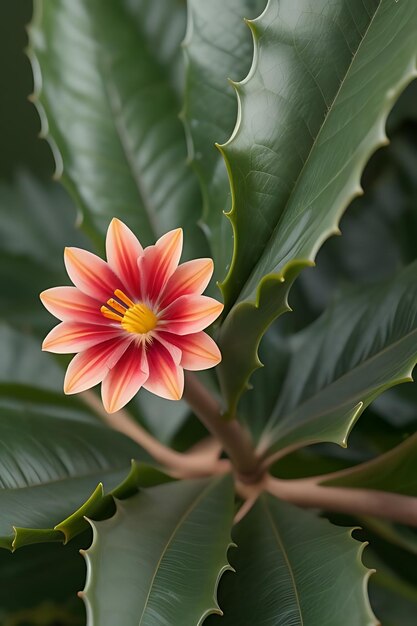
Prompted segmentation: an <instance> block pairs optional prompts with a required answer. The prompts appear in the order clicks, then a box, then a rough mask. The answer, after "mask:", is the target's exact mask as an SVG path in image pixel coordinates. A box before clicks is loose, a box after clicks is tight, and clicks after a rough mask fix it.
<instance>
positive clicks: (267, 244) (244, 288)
mask: <svg viewBox="0 0 417 626" xmlns="http://www.w3.org/2000/svg"><path fill="white" fill-rule="evenodd" d="M381 4H382V0H379V2H378V5H377V7H376V9H375V12H374V14H373V15H372V17H370V19H369V24H368V26H367V28H366V30H365V32H364V34H363V37H362V38H361V40H360V42H359V44H358V46H357V48H356V50H355V52H354V53H353V55H352V58H351V61H350V63H349V65H348V67H347V69H346V73H345V75H344V76H343V79H342V81H341V83H340V85H339V87H338V89H337V91H336V94H335V96H334V98H333V100H332V102H331V104H330V106H329V108H328V110H327V113H326V115H325V117H324V120H323V123H322V124H321V126H320V128H319V130H318V132H317V134H316V136H315V138H314V141H313V143H312V144H311V148H310V150H309V153H308V155H307V158H306V160H305V161H304V163H303V166H302V168H301V169H300V172H299V174H298V176H297V178H296V179H295V181H294V184H293V186H292V189H291V191H290V193H289V194H288V198H287V200H286V202H285V204H284V207H283V209H282V212H281V214H280V217H279V219H278V222H277V223H276V225H275V226H274V228H273V230H272V232H271V234H270V235H269V238H268V240H267V241H266V242H265V244H264V245H263V251H262V252H261V253H260V255H259V257H258V258H257V260H256V262H255V263H254V264H253V268H252V270H251V271H250V273H249V276H248V278H247V279H246V280H245V282H244V283H243V284H242V287H241V288H240V290H239V293H238V294H237V297H236V299H235V303H236V302H239V301H241V300H244V299H245V298H242V294H244V293H246V292H248V294H250V293H251V292H252V289H251V288H250V285H251V280H252V276H253V275H254V274H256V271H257V267H258V266H259V264H260V263H261V261H262V259H263V258H264V254H265V251H266V250H267V248H269V247H270V245H271V244H272V242H273V241H274V239H275V237H276V234H277V232H278V231H279V228H280V226H281V223H282V221H283V219H284V216H285V215H286V212H287V208H288V206H289V204H290V202H291V200H292V197H293V196H294V193H295V191H296V189H297V188H298V186H299V184H300V181H301V180H302V176H303V173H304V171H305V169H306V166H307V165H308V163H309V160H310V157H311V156H312V154H313V153H314V150H315V147H316V145H317V142H318V140H319V138H320V136H321V133H322V132H323V129H324V128H325V127H326V124H327V122H328V119H329V117H330V116H331V114H332V112H333V110H334V105H335V103H336V101H337V100H338V97H339V94H340V92H341V90H342V89H343V87H344V85H345V82H346V80H347V78H348V76H349V74H350V71H351V68H352V66H353V63H354V62H355V60H356V58H357V55H358V53H359V51H360V48H361V46H362V44H363V42H364V41H365V39H366V37H367V35H368V32H369V30H370V28H371V26H372V24H373V22H374V19H375V17H376V15H377V13H378V11H379V9H380V7H381ZM272 273H273V270H272Z"/></svg>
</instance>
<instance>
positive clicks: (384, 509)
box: [264, 476, 417, 526]
mask: <svg viewBox="0 0 417 626" xmlns="http://www.w3.org/2000/svg"><path fill="white" fill-rule="evenodd" d="M264 488H265V490H266V491H268V492H269V493H271V494H272V495H274V496H276V497H277V498H281V499H282V500H286V501H287V502H292V503H293V504H297V505H298V506H301V507H310V508H320V509H324V510H326V511H334V512H337V513H348V514H350V515H372V516H374V517H382V518H385V519H389V520H391V521H393V522H399V523H401V524H407V525H409V526H417V498H413V497H411V496H404V495H400V494H396V493H388V492H385V491H377V490H373V489H356V488H355V489H352V488H348V487H323V486H321V485H319V484H318V483H317V479H311V478H302V479H295V480H281V479H278V478H273V477H271V476H268V477H267V478H266V481H265V483H264Z"/></svg>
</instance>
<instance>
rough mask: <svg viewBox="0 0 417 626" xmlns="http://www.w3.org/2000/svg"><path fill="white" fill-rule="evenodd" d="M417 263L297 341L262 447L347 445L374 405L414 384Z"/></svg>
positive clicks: (347, 298) (347, 301)
mask: <svg viewBox="0 0 417 626" xmlns="http://www.w3.org/2000/svg"><path fill="white" fill-rule="evenodd" d="M416 276H417V264H416V263H413V264H412V265H410V266H409V267H407V268H405V269H404V270H402V271H401V272H399V273H398V274H397V275H396V276H394V278H392V279H390V280H389V281H386V282H384V283H382V284H381V285H377V286H376V287H373V288H359V289H356V290H353V291H352V292H351V293H350V295H348V294H345V295H344V297H343V298H339V299H338V300H336V301H335V303H334V304H333V305H332V306H331V307H329V309H328V310H327V311H326V312H325V313H324V314H323V315H322V316H321V317H320V318H319V319H318V320H317V321H316V322H315V323H313V324H312V325H311V326H310V327H309V328H307V329H306V331H303V332H302V333H300V334H299V335H298V336H296V337H295V338H294V351H293V354H292V356H291V361H290V366H289V369H288V374H287V377H286V380H285V382H284V386H283V388H282V393H281V395H280V397H279V400H278V402H277V404H276V406H275V408H274V411H273V413H272V415H271V418H270V420H269V423H268V424H267V426H266V428H265V433H264V435H263V438H262V443H261V447H262V448H263V449H265V450H266V449H269V450H278V449H281V448H283V447H286V446H289V445H291V446H293V445H295V446H298V447H299V446H300V445H308V444H310V443H315V442H320V441H332V442H334V443H338V444H339V445H342V446H346V441H347V437H348V434H349V432H350V430H351V428H352V426H353V424H354V423H355V421H356V420H357V418H358V417H359V415H360V414H361V412H362V411H363V410H364V408H365V407H366V406H368V405H369V404H370V403H371V402H372V400H374V398H376V397H377V396H378V395H380V394H381V393H382V392H383V391H384V390H385V389H388V388H389V387H392V386H393V385H395V384H398V383H401V382H406V381H410V380H412V378H411V373H412V370H413V367H414V365H415V363H416V360H417V282H416Z"/></svg>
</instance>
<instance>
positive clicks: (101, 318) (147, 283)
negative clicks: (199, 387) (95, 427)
mask: <svg viewBox="0 0 417 626" xmlns="http://www.w3.org/2000/svg"><path fill="white" fill-rule="evenodd" d="M181 252H182V230H181V229H180V228H179V229H177V230H172V231H170V232H169V233H167V234H166V235H164V236H163V237H161V238H160V239H158V241H157V242H156V244H155V245H153V246H148V247H147V248H145V249H143V248H142V246H141V244H140V243H139V241H138V239H137V238H136V237H135V235H134V234H133V233H132V231H131V230H130V229H129V228H128V227H127V226H126V225H125V224H123V222H121V221H120V220H118V219H113V220H112V222H111V223H110V226H109V228H108V231H107V238H106V254H107V262H106V261H103V259H101V258H99V257H98V256H96V255H95V254H92V253H91V252H87V251H86V250H81V249H79V248H66V250H65V256H64V258H65V266H66V268H67V272H68V275H69V277H70V279H71V280H72V282H73V284H74V285H75V286H74V287H55V288H53V289H47V290H46V291H44V292H43V293H42V294H41V296H40V297H41V300H42V302H43V304H44V305H45V307H46V308H47V309H48V311H49V312H50V313H52V314H53V315H54V316H55V317H57V318H58V319H60V320H61V323H60V324H58V326H56V327H55V328H54V329H53V330H52V331H51V332H50V333H49V334H48V336H47V337H46V338H45V340H44V342H43V345H42V349H43V350H46V351H48V352H55V353H59V354H64V353H74V352H77V353H78V354H77V355H76V356H75V357H74V358H73V359H72V361H71V363H70V364H69V366H68V369H67V373H66V376H65V381H64V391H65V393H67V394H73V393H78V392H81V391H85V390H86V389H89V388H90V387H93V386H94V385H97V384H98V383H102V385H101V395H102V400H103V404H104V407H105V409H106V411H108V412H109V413H113V412H114V411H117V410H119V409H120V408H122V407H123V406H124V405H125V404H126V403H127V402H129V400H131V399H132V397H133V396H134V395H135V394H136V393H137V392H138V391H139V389H140V388H141V387H144V388H145V389H147V390H148V391H151V392H153V393H155V394H156V395H158V396H161V397H163V398H168V399H170V400H179V399H180V398H181V397H182V394H183V389H184V369H188V370H204V369H208V368H210V367H214V366H215V365H217V364H218V363H219V362H220V360H221V355H220V351H219V349H218V347H217V345H216V344H215V342H214V341H213V339H211V337H209V336H208V335H207V334H206V333H205V332H203V329H204V328H206V327H207V326H208V325H209V324H211V323H212V322H213V321H214V320H215V319H216V318H217V317H218V316H219V315H220V313H221V311H222V309H223V305H222V304H221V303H220V302H217V300H214V299H213V298H209V297H207V296H203V295H201V294H202V293H203V291H204V289H205V288H206V287H207V285H208V283H209V281H210V278H211V276H212V273H213V261H212V260H211V259H195V260H193V261H187V262H186V263H182V264H181V265H178V263H179V260H180V256H181Z"/></svg>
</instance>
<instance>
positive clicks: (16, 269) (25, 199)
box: [0, 173, 88, 336]
mask: <svg viewBox="0 0 417 626" xmlns="http://www.w3.org/2000/svg"><path fill="white" fill-rule="evenodd" d="M0 214H1V220H0V250H1V252H0V306H1V310H2V321H4V322H5V321H7V322H8V323H9V324H11V325H13V326H15V327H19V328H22V329H24V330H25V332H28V331H31V332H34V333H36V334H38V335H40V336H41V335H43V334H45V333H46V331H47V330H48V328H50V325H51V316H50V315H49V313H48V312H47V311H46V310H45V308H44V307H43V306H42V304H41V302H40V301H39V293H40V292H41V291H43V290H44V289H46V288H48V287H51V286H52V285H59V284H67V283H68V277H67V274H66V272H65V269H64V262H63V250H64V246H68V245H75V246H81V247H84V248H86V247H88V244H87V242H86V240H85V238H84V237H83V236H82V235H81V234H80V233H79V232H78V231H77V230H76V228H75V209H74V206H73V204H72V203H71V201H70V199H69V197H68V195H67V194H66V193H65V192H64V190H63V189H62V187H61V186H60V185H58V184H57V183H52V182H51V183H48V184H41V183H40V182H39V181H36V180H35V179H34V178H32V177H31V176H30V175H29V174H27V173H21V174H19V175H18V176H16V179H15V180H14V181H13V184H6V183H1V184H0ZM11 277H12V279H11Z"/></svg>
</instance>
